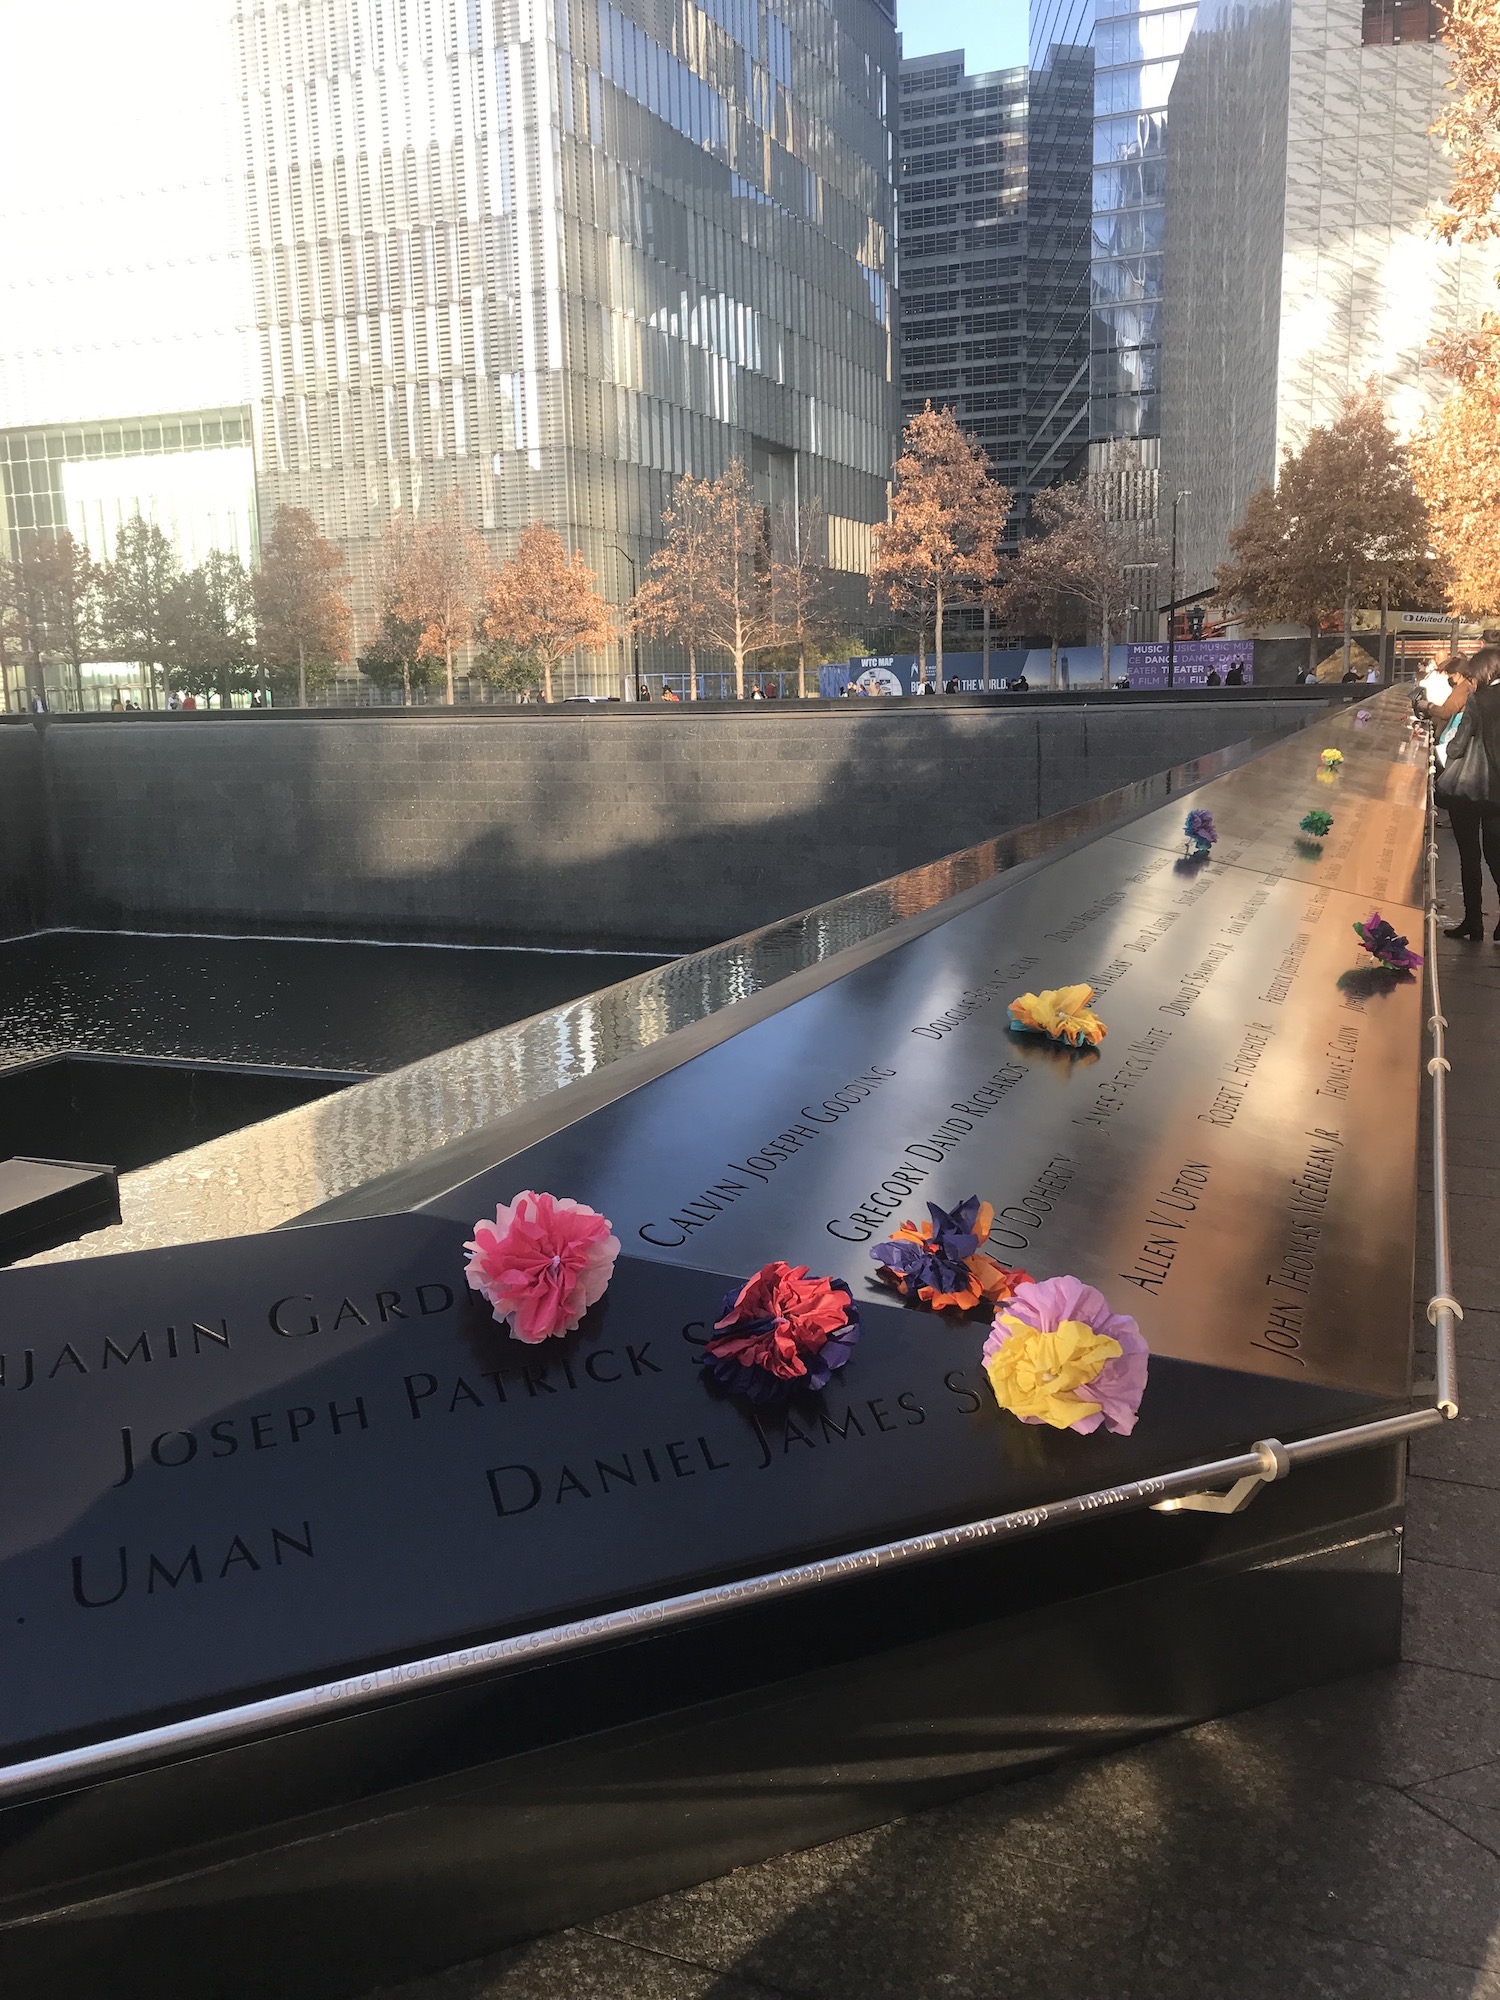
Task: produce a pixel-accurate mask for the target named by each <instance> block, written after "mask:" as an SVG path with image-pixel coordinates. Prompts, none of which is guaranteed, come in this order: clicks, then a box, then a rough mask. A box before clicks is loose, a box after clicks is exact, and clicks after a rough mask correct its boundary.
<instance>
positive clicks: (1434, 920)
mask: <svg viewBox="0 0 1500 2000" xmlns="http://www.w3.org/2000/svg"><path fill="white" fill-rule="evenodd" d="M1437 864H1438V846H1437V735H1436V731H1435V730H1434V729H1433V728H1432V727H1431V725H1429V726H1428V731H1427V911H1426V917H1427V985H1428V990H1429V991H1430V992H1431V994H1432V1012H1431V1014H1430V1015H1429V1016H1428V1020H1427V1026H1428V1030H1429V1032H1430V1033H1431V1035H1432V1054H1431V1056H1430V1057H1429V1058H1428V1062H1427V1074H1428V1076H1429V1077H1430V1078H1431V1081H1432V1280H1433V1293H1432V1297H1431V1298H1430V1299H1429V1300H1428V1301H1427V1318H1428V1321H1429V1322H1430V1324H1431V1325H1432V1328H1433V1330H1434V1333H1435V1335H1436V1341H1437V1366H1436V1369H1435V1371H1434V1372H1435V1375H1436V1378H1437V1384H1436V1386H1437V1407H1438V1409H1439V1410H1440V1411H1441V1412H1442V1414H1443V1415H1444V1416H1445V1417H1456V1416H1457V1415H1458V1324H1457V1323H1458V1321H1459V1320H1461V1319H1462V1318H1463V1316H1464V1310H1463V1307H1462V1306H1461V1305H1460V1304H1459V1303H1458V1301H1457V1299H1455V1298H1454V1296H1453V1273H1452V1269H1451V1267H1450V1264H1449V1255H1448V1075H1449V1070H1450V1067H1451V1065H1450V1064H1449V1061H1448V1056H1447V1051H1446V1048H1445V1045H1444V1035H1445V1033H1446V1031H1447V1027H1448V1022H1447V1018H1446V1016H1445V1015H1444V1013H1443V992H1442V986H1441V984H1440V983H1439V979H1438V886H1437Z"/></svg>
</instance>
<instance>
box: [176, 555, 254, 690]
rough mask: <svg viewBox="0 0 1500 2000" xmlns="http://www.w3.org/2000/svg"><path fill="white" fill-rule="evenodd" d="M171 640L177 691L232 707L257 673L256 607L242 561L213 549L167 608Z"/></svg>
mask: <svg viewBox="0 0 1500 2000" xmlns="http://www.w3.org/2000/svg"><path fill="white" fill-rule="evenodd" d="M167 638H168V644H169V646H170V649H171V663H172V664H171V680H172V684H173V686H174V687H177V688H180V689H181V690H182V691H183V692H184V693H187V694H191V695H193V696H194V697H197V696H198V695H202V696H203V697H204V698H205V700H206V699H207V698H208V696H209V695H212V694H217V695H218V697H219V706H220V707H221V708H228V706H229V703H230V697H231V695H232V694H233V693H234V691H235V689H236V688H247V687H249V685H250V683H251V679H252V676H253V674H254V668H255V604H254V598H253V595H252V592H251V587H250V577H249V575H248V573H247V571H246V569H245V565H244V564H243V563H242V562H241V561H240V559H239V557H238V556H237V555H235V554H234V553H233V552H232V551H231V550H228V549H214V550H211V551H210V553H209V554H208V555H207V556H206V557H205V558H204V560H203V561H202V562H201V563H199V564H198V566H197V567H196V568H195V569H190V570H188V571H187V572H186V573H185V574H184V575H183V576H181V577H180V578H179V579H178V581H177V584H176V587H175V588H174V590H173V592H172V598H171V602H170V604H169V606H168V617H167Z"/></svg>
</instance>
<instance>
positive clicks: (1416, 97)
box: [1161, 0, 1500, 595]
mask: <svg viewBox="0 0 1500 2000" xmlns="http://www.w3.org/2000/svg"><path fill="white" fill-rule="evenodd" d="M1400 12H1401V24H1400V39H1399V41H1398V40H1397V39H1396V32H1395V29H1394V28H1393V29H1392V32H1391V34H1390V36H1389V37H1388V38H1387V37H1386V36H1385V35H1384V33H1383V32H1380V33H1373V32H1372V6H1371V5H1370V4H1368V0H1204V4H1203V5H1202V7H1201V8H1200V10H1199V14H1198V20H1197V23H1196V25H1195V27H1194V29H1193V33H1192V36H1191V38H1190V40H1189V42H1188V45H1187V48H1186V49H1185V51H1184V53H1183V58H1182V63H1181V66H1180V69H1179V72H1178V77H1177V81H1176V84H1175V86H1174V88H1173V92H1172V123H1171V159H1170V168H1171V175H1172V186H1173V188H1174V190H1176V189H1183V188H1190V189H1191V190H1192V192H1193V199H1192V200H1191V201H1183V200H1178V199H1176V198H1175V197H1174V199H1173V201H1172V203H1171V206H1170V209H1169V212H1168V217H1167V238H1166V261H1167V284H1166V287H1165V299H1164V319H1165V345H1166V359H1167V369H1166V377H1165V380H1166V389H1165V395H1164V399H1163V418H1162V441H1161V454H1162V472H1161V479H1162V492H1163V496H1164V498H1165V497H1166V496H1167V495H1170V494H1171V493H1175V492H1177V491H1180V490H1186V491H1189V492H1191V494H1192V496H1193V497H1192V501H1191V504H1190V505H1188V506H1185V507H1184V508H1183V509H1182V510H1181V529H1182V533H1181V544H1180V553H1179V570H1178V578H1179V589H1180V590H1181V592H1182V594H1183V595H1187V594H1190V593H1191V592H1193V591H1196V590H1201V589H1204V588H1206V587H1207V586H1208V585H1209V583H1211V581H1212V579H1213V574H1214V570H1215V568H1216V566H1217V565H1218V564H1219V563H1221V562H1223V561H1224V560H1225V558H1226V556H1227V555H1228V553H1229V547H1228V544H1229V535H1230V533H1231V531H1232V530H1233V528H1234V527H1235V526H1236V525H1237V523H1238V522H1239V521H1240V520H1241V518H1242V517H1243V514H1244V510H1245V506H1246V503H1247V502H1248V500H1249V498H1250V495H1251V494H1252V493H1253V492H1254V491H1255V489H1256V487H1257V486H1259V485H1261V484H1262V483H1263V482H1265V481H1268V480H1273V479H1274V478H1275V477H1276V471H1277V467H1278V465H1279V464H1280V461H1281V458H1282V455H1283V453H1285V452H1286V451H1288V450H1295V449H1299V448H1300V447H1301V446H1302V445H1303V444H1304V443H1305V441H1306V439H1307V435H1308V432H1309V431H1310V430H1311V429H1312V428H1313V427H1314V426H1315V425H1319V424H1326V423H1328V422H1330V421H1331V420H1332V419H1333V418H1334V417H1335V416H1336V415H1337V414H1338V411H1339V408H1340V406H1341V404H1342V403H1343V401H1344V398H1345V397H1346V396H1347V395H1349V394H1350V393H1351V391H1354V390H1357V389H1358V388H1360V387H1361V385H1362V384H1364V383H1370V384H1371V385H1373V387H1374V388H1375V390H1376V391H1377V393H1378V394H1379V396H1380V398H1381V401H1382V402H1383V403H1384V405H1385V408H1386V410H1387V412H1388V414H1389V416H1390V418H1391V421H1392V423H1393V425H1394V427H1395V429H1396V431H1397V433H1398V434H1399V435H1400V436H1402V437H1409V436H1410V435H1411V434H1412V432H1413V431H1415V430H1416V429H1417V428H1418V427H1419V426H1420V425H1421V424H1422V423H1423V422H1424V421H1425V420H1426V419H1427V418H1429V417H1430V415H1431V414H1432V412H1433V411H1434V409H1435V408H1436V407H1437V405H1438V404H1439V403H1440V402H1441V400H1442V398H1443V396H1444V395H1445V394H1446V392H1447V385H1446V383H1445V381H1444V378H1443V377H1442V376H1441V375H1440V374H1439V373H1438V371H1437V370H1436V369H1434V368H1433V367H1432V366H1431V356H1432V352H1433V348H1434V346H1435V345H1436V344H1437V343H1439V342H1440V341H1442V340H1443V339H1444V338H1445V337H1447V336H1449V335H1451V334H1452V333H1453V332H1454V331H1455V330H1457V329H1460V328H1463V327H1466V326H1471V325H1472V324H1473V323H1474V322H1475V320H1477V318H1478V317H1479V315H1480V314H1481V313H1482V312H1484V311H1485V310H1487V309H1488V308H1489V307H1490V306H1492V305H1493V302H1494V283H1495V278H1496V274H1497V272H1500V243H1494V242H1491V243H1463V244H1445V243H1442V242H1440V241H1439V240H1438V239H1437V238H1436V237H1435V236H1434V234H1433V232H1432V229H1431V225H1430V221H1429V218H1430V217H1431V215H1432V214H1433V212H1434V210H1435V209H1436V208H1437V207H1438V206H1439V205H1440V204H1441V203H1442V201H1443V200H1444V199H1445V197H1446V195H1447V193H1448V190H1449V187H1450V184H1451V179H1452V165H1451V162H1450V161H1449V160H1447V159H1446V158H1445V157H1444V154H1443V150H1442V148H1441V146H1440V145H1439V144H1438V143H1437V141H1436V140H1435V139H1434V138H1433V137H1432V126H1433V123H1434V121H1435V120H1436V118H1437V117H1438V115H1439V114H1440V112H1441V111H1442V108H1443V106H1444V104H1445V102H1448V101H1450V100H1449V98H1448V94H1447V85H1448V78H1449V75H1450V69H1449V59H1448V52H1447V50H1446V48H1445V47H1443V46H1442V45H1441V44H1440V43H1437V42H1434V41H1433V40H1432V39H1431V38H1430V34H1429V26H1430V24H1429V23H1425V22H1422V21H1421V20H1420V17H1419V16H1418V14H1417V10H1416V9H1415V8H1411V7H1408V6H1407V5H1405V4H1403V5H1402V7H1401V10H1400ZM1408 17H1413V18H1410V19H1409V18H1408ZM1375 26H1376V27H1377V28H1378V27H1379V26H1380V17H1379V16H1378V15H1377V16H1376V17H1375ZM1165 512H1166V508H1165V506H1164V508H1163V513H1164V514H1165Z"/></svg>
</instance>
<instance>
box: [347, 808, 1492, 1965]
mask: <svg viewBox="0 0 1500 2000" xmlns="http://www.w3.org/2000/svg"><path fill="white" fill-rule="evenodd" d="M1456 875H1457V870H1456V865H1455V861H1454V857H1453V854H1452V851H1451V847H1449V845H1448V844H1447V841H1446V837H1445V839H1444V852H1443V861H1442V878H1443V885H1444V892H1445V895H1446V897H1447V898H1448V905H1449V908H1450V909H1451V910H1455V911H1456V908H1457V892H1456ZM1491 922H1493V916H1491ZM1440 966H1441V971H1442V975H1443V982H1444V997H1445V1008H1446V1012H1447V1014H1448V1017H1449V1020H1450V1022H1451V1024H1452V1041H1451V1043H1450V1053H1451V1055H1452V1060H1453V1097H1454V1101H1455V1106H1456V1107H1462V1109H1461V1115H1460V1116H1459V1117H1458V1118H1456V1120H1455V1127H1454V1131H1455V1141H1456V1143H1455V1146H1454V1148H1453V1155H1452V1218H1453V1225H1454V1234H1455V1249H1456V1255H1455V1273H1456V1277H1457V1285H1456V1290H1457V1295H1458V1297H1459V1298H1460V1299H1461V1300H1462V1301H1463V1302H1464V1303H1465V1305H1466V1306H1472V1308H1473V1309H1472V1310H1470V1312H1469V1315H1468V1317H1467V1318H1466V1319H1465V1322H1464V1325H1463V1328H1462V1329H1461V1335H1460V1357H1461V1361H1460V1397H1461V1400H1462V1402H1463V1404H1464V1410H1465V1414H1464V1416H1463V1417H1462V1418H1461V1419H1460V1420H1459V1421H1458V1422H1456V1423H1453V1424H1449V1425H1447V1426H1446V1427H1445V1428H1444V1429H1443V1430H1442V1431H1440V1432H1437V1433H1429V1434H1428V1435H1427V1436H1425V1437H1424V1438H1422V1439H1419V1440H1418V1441H1417V1443H1416V1445H1415V1446H1414V1448H1413V1450H1412V1455H1411V1472H1412V1479H1411V1487H1410V1507H1409V1523H1408V1548H1407V1572H1406V1577H1407V1581H1406V1619H1405V1630H1404V1637H1403V1655H1404V1657H1403V1661H1402V1663H1401V1664H1400V1665H1398V1666H1395V1667H1392V1668H1390V1669H1388V1670H1385V1671H1382V1672H1379V1673H1375V1674H1368V1675H1364V1676H1361V1677H1360V1678H1358V1679H1356V1680H1352V1681H1347V1682H1340V1683H1337V1684H1334V1685H1332V1686H1325V1687H1319V1688H1314V1689H1310V1690H1308V1691H1306V1692H1304V1693H1301V1694H1297V1695H1293V1696H1290V1697H1288V1698H1287V1699H1285V1700H1283V1701H1279V1702H1275V1703H1273V1704H1271V1705H1270V1706H1268V1707H1265V1708H1261V1709H1256V1710H1252V1711H1249V1712H1247V1713H1244V1714H1240V1715H1234V1716H1229V1717H1225V1718H1222V1719H1220V1720H1218V1721H1214V1722H1210V1723H1205V1724H1203V1725H1201V1726H1199V1727H1196V1728H1192V1729H1187V1730H1183V1731H1181V1732H1180V1733H1179V1734H1176V1735H1173V1736H1167V1737H1160V1738H1157V1739H1155V1740H1154V1741H1152V1742H1150V1743H1147V1744H1144V1745H1140V1746H1137V1747H1136V1748H1133V1749H1130V1750H1127V1751H1124V1752H1121V1753H1118V1754H1115V1755H1112V1756H1108V1757H1103V1758H1099V1759H1097V1760H1092V1761H1082V1762H1074V1763H1069V1764H1065V1765H1062V1766H1060V1767H1059V1768H1057V1769H1055V1770H1052V1771H1049V1772H1047V1773H1045V1774H1043V1775H1040V1776H1034V1777H1030V1778H1026V1779H1023V1780H1020V1781H1018V1782H1016V1783H1012V1784H1007V1785H1000V1786H996V1787H995V1788H993V1789H991V1790H988V1791H985V1792H981V1793H977V1794H974V1795H972V1796H970V1797H968V1798H965V1799H963V1800H961V1801H960V1802H958V1803H957V1804H954V1805H949V1806H944V1807H941V1808H938V1809H936V1810H933V1811H930V1812H925V1813H920V1814H915V1815H913V1816H911V1817H910V1818H907V1819H904V1820H900V1821H897V1822H894V1823H893V1824H891V1825H888V1826H883V1827H878V1828H875V1829H874V1830H872V1831H869V1832H865V1833H861V1834H857V1835H854V1836H853V1837H851V1838H849V1839H845V1840H839V1841H834V1842H831V1843H829V1844H827V1845H826V1846H822V1847H818V1848H814V1849H811V1850H809V1851H807V1852H803V1853H799V1854H790V1855H783V1856H780V1857H778V1858H776V1859H774V1860H771V1861H767V1862H763V1863H761V1864H759V1865H758V1866H755V1867H749V1868H741V1869H737V1870H736V1871H735V1872H734V1873H733V1874H731V1875H727V1876H725V1877H723V1878H722V1879H720V1880H718V1881H712V1882H706V1883H703V1884H700V1885H699V1886H698V1887H696V1888H692V1889H687V1890H683V1891H681V1892H678V1893H676V1894H673V1895H669V1896H664V1897H661V1898H659V1899H658V1900H656V1901H655V1902H652V1903H649V1904H646V1905H643V1906H642V1907H640V1908H636V1909H631V1910H624V1911H620V1912H618V1913H617V1914H615V1915H613V1916H608V1917H601V1918H599V1919H598V1920H597V1921H596V1922H594V1923H592V1924H589V1925H585V1926H581V1927H579V1928H577V1929H574V1930H571V1931H568V1932H566V1933H564V1934H562V1935H561V1936H557V1937H551V1938H545V1939H542V1940H539V1941H538V1942H535V1943H533V1944H529V1945H525V1946H521V1947H519V1948H517V1949H515V1950H511V1951H507V1952H502V1953H499V1954H497V1955H496V1956H495V1957H493V1958H490V1959H486V1960H484V1961H482V1962H479V1963H476V1964H472V1965H467V1966H461V1967H458V1968H455V1969H454V1970H452V1971H450V1972H447V1973H444V1974H441V1975H439V1976H437V1977H433V1978H428V1979H424V1980H420V1981H417V1982H415V1983H411V1984H407V1985H403V1986H400V1987H391V1988H386V1989H383V1990H382V1994H381V1996H380V2000H1314V1996H1316V1997H1317V2000H1324V1996H1329V2000H1345V1997H1346V1996H1347V2000H1500V1229H1497V1228H1496V1227H1495V1226H1493V1225H1494V1224H1495V1223H1496V1221H1500V1214H1497V1209H1500V1201H1497V1189H1500V1156H1497V1154H1496V1153H1493V1152H1492V1151H1491V1148H1490V1143H1489V1140H1488V1136H1487V1135H1488V1132H1489V1130H1490V1129H1491V1112H1492V1110H1493V1111H1497V1112H1500V1062H1497V1061H1496V1060H1495V1058H1494V1056H1493V1055H1492V1053H1491V1050H1492V1049H1493V1047H1494V1019H1495V1016H1494V1014H1493V1012H1492V1010H1493V1009H1495V1008H1496V1007H1500V945H1495V944H1491V943H1489V942H1488V941H1487V942H1486V943H1484V944H1483V945H1463V944H1447V943H1446V942H1445V943H1444V945H1443V948H1442V955H1441V959H1440ZM1425 1143H1426V1142H1425V1139H1424V1146H1425ZM1492 1160H1493V1161H1494V1162H1495V1163H1494V1164H1491V1161H1492ZM1423 1179H1424V1181H1426V1180H1427V1175H1426V1174H1425V1173H1424V1175H1423ZM1428 1184H1429V1185H1430V1182H1429V1183H1428ZM1430 1241H1431V1232H1430V1227H1429V1226H1428V1224H1427V1223H1426V1221H1425V1219H1424V1221H1423V1223H1422V1226H1421V1230H1420V1233H1419V1265H1418V1278H1417V1282H1418V1287H1419V1290H1421V1291H1422V1292H1423V1293H1424V1294H1425V1291H1426V1289H1428V1288H1429V1284H1430V1272H1431V1267H1430V1261H1428V1249H1429V1246H1430ZM1425 1332H1426V1329H1425V1328H1424V1329H1423V1333H1424V1334H1425ZM1419 1345H1422V1346H1426V1345H1428V1343H1427V1342H1426V1341H1423V1342H1421V1343H1419ZM372 2000H373V1996H372Z"/></svg>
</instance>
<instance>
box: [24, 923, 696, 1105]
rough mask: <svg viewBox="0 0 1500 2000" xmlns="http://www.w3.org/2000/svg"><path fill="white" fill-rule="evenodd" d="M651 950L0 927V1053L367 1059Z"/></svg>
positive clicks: (406, 1056) (561, 995)
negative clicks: (29, 932) (28, 932)
mask: <svg viewBox="0 0 1500 2000" xmlns="http://www.w3.org/2000/svg"><path fill="white" fill-rule="evenodd" d="M665 962H666V961H665V960H664V959H663V958H662V957H660V956H654V955H647V954H642V953H634V952H564V951H517V950H507V949H497V948H494V947H486V946H455V947H451V948H450V947H446V946H440V945H410V944H357V943H348V942H344V941H340V942H335V943H323V942H321V941H317V940H309V939H299V938H225V937H178V936H139V935H134V934H128V933H120V932H115V931H49V932H46V933H44V934H43V935H41V936H40V937H31V938H20V939H12V940H8V941H6V942H3V943H0V1065H7V1064H11V1063H16V1062H25V1061H28V1060H31V1059H33V1058H35V1057H37V1056H45V1055H53V1054H56V1053H59V1052H61V1051H64V1050H68V1049H83V1050H91V1051H94V1052H97V1053H101V1054H110V1055H131V1056H167V1057H174V1058H177V1059H179V1060H186V1061H196V1062H235V1063H277V1064H288V1065H290V1066H292V1067H294V1068H298V1069H329V1070H343V1071H351V1070H352V1071H361V1072H377V1071H382V1070H392V1069H397V1068H399V1067H400V1066H401V1064H403V1063H408V1062H412V1061H414V1060H415V1059H416V1058H417V1057H418V1056H424V1055H430V1054H432V1053H433V1052H434V1051H435V1050H438V1049H444V1048H448V1047H451V1045H452V1044H453V1043H454V1042H462V1041H467V1040H468V1039H469V1038H470V1037H471V1036H473V1035H480V1034H483V1033H485V1032H486V1031H487V1030H488V1029H491V1028H499V1027H503V1026H505V1024H506V1023H507V1022H510V1021H518V1020H522V1019H524V1018H525V1016H526V1015H528V1014H535V1013H538V1012H540V1011H541V1010H542V1009H543V1008H546V1007H555V1006H558V1005H560V1004H561V1003H562V1002H564V1001H567V1000H573V999H576V998H577V997H578V996H579V995H580V994H584V993H591V992H593V991H595V990H596V989H597V988H599V987H601V986H610V985H612V984H613V983H614V982H615V981H616V980H619V979H628V978H629V977H630V976H631V975H632V974H633V973H637V972H643V971H645V970H646V969H647V968H648V967H649V966H653V965H660V964H663V963H665Z"/></svg>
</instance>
